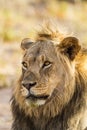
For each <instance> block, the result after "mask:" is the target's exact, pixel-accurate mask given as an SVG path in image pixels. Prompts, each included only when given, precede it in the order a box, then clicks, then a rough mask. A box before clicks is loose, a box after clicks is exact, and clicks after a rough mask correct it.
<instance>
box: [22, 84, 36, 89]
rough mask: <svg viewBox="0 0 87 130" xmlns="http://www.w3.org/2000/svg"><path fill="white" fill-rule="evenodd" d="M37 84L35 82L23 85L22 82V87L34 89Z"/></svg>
mask: <svg viewBox="0 0 87 130" xmlns="http://www.w3.org/2000/svg"><path fill="white" fill-rule="evenodd" d="M36 84H37V83H36V82H30V83H24V82H22V85H23V86H24V87H25V88H26V89H28V90H29V89H30V88H31V87H34V86H35V85H36Z"/></svg>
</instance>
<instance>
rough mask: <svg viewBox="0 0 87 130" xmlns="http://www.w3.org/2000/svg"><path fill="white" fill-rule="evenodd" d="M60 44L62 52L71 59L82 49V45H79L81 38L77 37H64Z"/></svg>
mask: <svg viewBox="0 0 87 130" xmlns="http://www.w3.org/2000/svg"><path fill="white" fill-rule="evenodd" d="M58 46H59V49H60V51H61V53H64V54H65V55H67V56H68V57H69V59H71V60H74V58H75V56H76V55H77V54H78V52H79V50H80V49H81V46H80V45H79V40H78V39H77V38H75V37H66V38H64V39H63V40H62V41H61V43H60V44H59V45H58Z"/></svg>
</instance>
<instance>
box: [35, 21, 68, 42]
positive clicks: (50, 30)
mask: <svg viewBox="0 0 87 130" xmlns="http://www.w3.org/2000/svg"><path fill="white" fill-rule="evenodd" d="M40 27H41V28H40V30H39V31H37V34H36V41H39V40H41V41H44V40H52V41H54V42H57V43H59V42H60V41H62V40H63V39H64V38H65V37H66V35H65V34H63V33H62V32H60V31H59V30H58V29H57V28H56V26H54V25H53V24H52V23H49V22H46V23H44V24H43V25H42V26H40Z"/></svg>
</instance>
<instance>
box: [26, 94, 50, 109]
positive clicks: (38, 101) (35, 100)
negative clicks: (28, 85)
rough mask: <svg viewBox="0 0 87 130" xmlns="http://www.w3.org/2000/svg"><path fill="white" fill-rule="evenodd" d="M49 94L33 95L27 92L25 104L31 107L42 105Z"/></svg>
mask: <svg viewBox="0 0 87 130" xmlns="http://www.w3.org/2000/svg"><path fill="white" fill-rule="evenodd" d="M48 97H49V95H39V96H35V95H32V94H29V95H27V96H26V104H27V105H29V106H32V107H36V106H41V105H44V104H45V102H46V100H47V99H48Z"/></svg>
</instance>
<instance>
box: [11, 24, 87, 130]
mask: <svg viewBox="0 0 87 130" xmlns="http://www.w3.org/2000/svg"><path fill="white" fill-rule="evenodd" d="M66 37H67V36H66V35H64V34H62V33H60V32H59V31H55V30H54V29H52V28H50V27H49V25H48V24H47V25H46V26H45V28H44V27H42V29H41V31H40V32H38V33H37V37H36V39H35V41H36V44H35V45H36V47H37V46H39V44H38V43H39V42H43V43H44V44H45V42H52V43H53V44H56V45H55V46H56V47H55V48H56V49H55V52H56V53H57V58H58V63H57V65H58V64H61V65H60V66H59V67H60V69H59V70H58V73H59V77H58V78H57V77H56V76H55V75H56V74H55V72H56V71H54V69H53V70H52V71H53V72H51V78H49V81H48V83H47V86H46V87H45V88H44V86H45V85H44V82H42V84H40V86H38V87H37V86H36V87H33V88H32V89H31V90H32V91H33V92H34V94H37V95H40V94H42V95H47V94H50V95H51V96H50V98H48V99H47V100H46V102H44V101H43V100H42V102H43V105H35V103H33V102H31V101H30V102H26V98H25V96H26V95H27V90H26V89H25V88H24V87H23V86H22V85H21V82H22V80H23V76H21V77H20V80H19V82H18V85H17V86H16V87H15V88H14V93H13V96H14V98H15V100H16V104H18V105H19V109H20V110H23V111H24V113H25V115H26V116H30V117H33V118H34V117H35V119H40V118H42V117H45V119H49V118H54V117H55V116H56V115H58V114H60V113H61V112H62V110H63V109H64V107H65V106H68V104H69V102H70V101H71V104H72V100H73V98H75V97H74V94H75V92H76V89H77V90H78V89H79V88H76V84H78V85H79V86H80V84H81V83H82V86H80V87H83V88H81V89H82V90H83V94H82V95H80V96H81V98H82V99H83V100H84V102H85V103H86V105H87V100H86V98H87V86H86V84H87V51H86V50H84V49H83V48H81V47H80V45H79V42H78V40H77V39H76V38H74V37H69V38H67V39H66ZM64 42H66V44H64ZM68 42H70V44H69V47H70V48H69V47H68ZM73 42H74V46H73V44H72V43H73ZM44 44H42V46H44ZM62 44H63V45H62ZM35 45H34V46H35ZM32 46H33V45H32ZM57 46H58V47H57ZM40 47H41V46H40ZM40 47H39V48H40ZM74 47H75V50H74V49H73V48H74ZM22 48H23V49H24V46H23V45H22ZM32 48H33V47H31V49H32ZM61 48H62V49H61ZM66 48H67V49H66ZM68 48H69V49H68ZM24 50H25V51H24V52H25V55H26V52H27V50H26V49H24ZM67 50H68V51H67ZM45 51H46V52H47V51H48V48H45ZM49 51H52V50H49ZM71 52H72V53H73V54H72V53H71ZM29 58H31V57H29ZM23 60H25V61H26V56H24V58H23ZM61 68H62V72H61ZM34 69H35V68H34ZM37 69H38V68H37ZM35 70H36V69H35ZM50 71H51V70H50ZM64 74H65V75H64ZM37 75H38V74H37ZM49 75H50V74H49ZM79 75H80V76H81V77H82V81H80V78H79ZM40 80H41V79H40ZM58 80H59V81H58ZM53 81H54V83H53ZM76 82H77V83H76ZM58 83H59V85H58V86H57V87H56V86H55V84H58ZM83 84H84V85H83ZM78 85H77V87H78ZM49 86H50V87H49ZM60 86H62V87H60ZM78 91H79V90H78ZM38 102H39V100H38ZM38 102H37V104H39V103H41V102H39V103H38ZM71 107H72V108H73V105H72V106H71ZM81 111H84V108H81V110H79V112H81ZM79 112H77V115H79V116H78V117H77V116H74V117H73V118H72V119H70V120H69V122H68V123H69V124H71V126H73V123H74V125H75V120H79V119H80V118H83V117H82V113H81V114H79ZM70 118H71V117H70ZM72 122H73V123H72ZM77 124H78V123H77ZM70 128H71V127H70ZM73 128H74V129H71V130H75V129H76V130H77V126H76V125H75V127H73ZM59 130H60V129H59Z"/></svg>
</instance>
